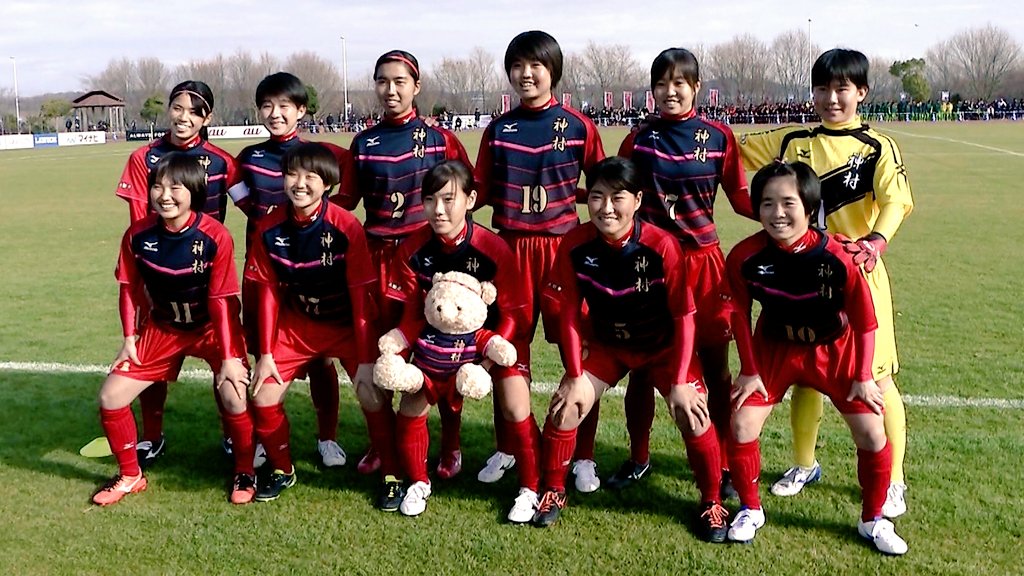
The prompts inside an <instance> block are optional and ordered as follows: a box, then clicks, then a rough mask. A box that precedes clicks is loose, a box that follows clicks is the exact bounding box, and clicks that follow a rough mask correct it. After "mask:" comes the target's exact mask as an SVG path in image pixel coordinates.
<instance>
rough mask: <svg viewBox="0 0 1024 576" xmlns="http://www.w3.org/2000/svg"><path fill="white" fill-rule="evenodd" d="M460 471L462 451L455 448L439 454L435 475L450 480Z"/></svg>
mask: <svg viewBox="0 0 1024 576" xmlns="http://www.w3.org/2000/svg"><path fill="white" fill-rule="evenodd" d="M459 472H462V451H461V450H456V451H454V452H450V453H448V454H444V455H442V456H441V461H440V462H438V463H437V477H438V478H440V479H442V480H451V479H452V478H454V477H455V476H457V475H458V474H459Z"/></svg>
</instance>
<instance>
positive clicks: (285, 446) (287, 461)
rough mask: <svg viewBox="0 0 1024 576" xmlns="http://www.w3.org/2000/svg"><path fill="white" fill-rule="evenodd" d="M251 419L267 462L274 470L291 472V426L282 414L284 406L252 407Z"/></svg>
mask: <svg viewBox="0 0 1024 576" xmlns="http://www.w3.org/2000/svg"><path fill="white" fill-rule="evenodd" d="M252 408H253V411H252V415H253V419H254V420H255V424H256V437H257V438H259V441H260V442H262V443H263V448H264V449H266V451H267V461H268V462H270V466H271V467H272V468H273V469H274V470H281V471H283V472H291V471H292V452H291V446H290V445H289V440H290V436H291V426H290V425H289V424H288V415H287V414H285V412H284V404H274V405H273V406H253V407H252Z"/></svg>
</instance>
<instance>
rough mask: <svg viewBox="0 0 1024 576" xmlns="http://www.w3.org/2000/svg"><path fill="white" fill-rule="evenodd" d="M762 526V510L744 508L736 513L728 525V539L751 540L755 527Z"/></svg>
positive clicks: (755, 531) (755, 533)
mask: <svg viewBox="0 0 1024 576" xmlns="http://www.w3.org/2000/svg"><path fill="white" fill-rule="evenodd" d="M761 526H764V510H762V509H757V510H755V509H753V508H744V509H742V510H740V511H739V512H737V513H736V517H735V518H733V519H732V524H730V525H729V540H732V541H733V542H743V543H747V542H753V540H754V536H756V535H757V529H758V528H760V527H761Z"/></svg>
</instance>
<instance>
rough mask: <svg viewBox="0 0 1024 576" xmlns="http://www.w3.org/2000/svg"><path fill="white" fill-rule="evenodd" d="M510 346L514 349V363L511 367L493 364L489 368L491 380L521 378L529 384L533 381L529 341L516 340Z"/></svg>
mask: <svg viewBox="0 0 1024 576" xmlns="http://www.w3.org/2000/svg"><path fill="white" fill-rule="evenodd" d="M512 345H513V346H515V347H516V363H515V364H513V365H511V366H500V365H498V364H495V365H494V366H492V367H491V378H492V379H493V380H496V381H497V380H504V379H505V378H511V377H513V376H522V377H523V378H526V380H527V381H528V382H529V381H530V380H532V379H533V376H532V373H531V372H530V341H529V340H524V339H522V338H516V339H515V340H513V341H512Z"/></svg>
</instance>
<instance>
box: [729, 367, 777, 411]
mask: <svg viewBox="0 0 1024 576" xmlns="http://www.w3.org/2000/svg"><path fill="white" fill-rule="evenodd" d="M752 394H760V395H761V396H763V397H764V401H765V402H768V400H769V398H768V390H767V389H766V388H765V387H764V382H762V381H761V376H760V375H758V374H755V375H753V376H746V375H744V374H740V375H739V376H737V377H736V381H735V382H733V384H732V390H730V391H729V397H730V398H732V411H733V412H736V411H737V410H739V409H740V408H741V407H742V406H743V403H744V402H746V401H747V398H750V396H751V395H752Z"/></svg>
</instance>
